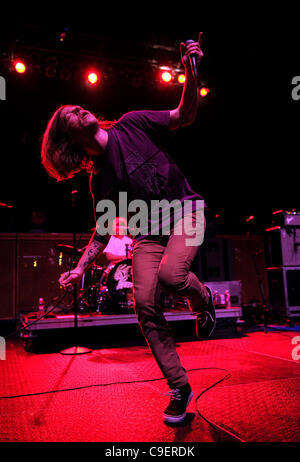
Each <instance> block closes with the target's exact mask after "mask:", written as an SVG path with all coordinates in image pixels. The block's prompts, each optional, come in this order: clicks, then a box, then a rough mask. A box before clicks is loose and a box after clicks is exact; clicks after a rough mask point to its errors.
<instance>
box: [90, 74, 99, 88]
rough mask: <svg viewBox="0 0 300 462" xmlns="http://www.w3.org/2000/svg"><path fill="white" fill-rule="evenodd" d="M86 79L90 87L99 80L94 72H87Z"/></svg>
mask: <svg viewBox="0 0 300 462" xmlns="http://www.w3.org/2000/svg"><path fill="white" fill-rule="evenodd" d="M87 79H88V82H89V83H90V84H91V85H95V84H96V83H97V82H98V80H99V76H98V74H97V73H96V72H89V74H88V78H87Z"/></svg>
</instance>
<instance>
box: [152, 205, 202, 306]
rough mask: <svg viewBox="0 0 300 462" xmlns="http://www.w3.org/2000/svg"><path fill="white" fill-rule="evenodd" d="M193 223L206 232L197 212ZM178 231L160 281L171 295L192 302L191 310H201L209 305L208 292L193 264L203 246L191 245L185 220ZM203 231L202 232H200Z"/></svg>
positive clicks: (171, 240)
mask: <svg viewBox="0 0 300 462" xmlns="http://www.w3.org/2000/svg"><path fill="white" fill-rule="evenodd" d="M187 219H188V220H191V221H190V222H189V224H190V225H191V226H192V227H193V228H195V227H199V228H200V227H201V229H202V232H203V233H204V228H205V221H204V220H201V216H199V215H198V216H197V215H196V213H194V214H192V217H188V218H187ZM176 226H177V228H176V229H177V232H178V230H179V232H180V230H181V231H182V232H181V234H176V232H174V231H173V232H172V234H171V236H170V238H169V241H168V245H167V247H166V249H165V252H164V255H163V258H162V260H161V264H160V267H159V274H158V277H159V281H160V283H161V284H162V285H163V286H165V287H166V288H168V289H169V290H170V291H171V292H174V293H176V294H178V295H181V296H183V297H186V298H187V299H188V300H189V302H190V308H191V309H192V310H193V311H200V310H201V306H203V305H205V304H206V303H207V302H208V292H207V290H206V287H205V286H204V284H202V282H200V281H199V279H198V277H197V276H196V275H195V274H194V273H193V272H192V271H190V267H191V264H192V262H193V260H194V259H195V257H196V255H197V253H198V250H199V245H193V246H191V245H187V239H189V238H190V235H189V234H188V229H186V228H187V227H184V220H181V221H180V222H179V223H178V224H177V225H176ZM200 231H201V230H199V233H200Z"/></svg>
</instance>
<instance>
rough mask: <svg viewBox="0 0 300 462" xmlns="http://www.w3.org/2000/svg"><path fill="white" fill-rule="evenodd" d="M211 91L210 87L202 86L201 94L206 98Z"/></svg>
mask: <svg viewBox="0 0 300 462" xmlns="http://www.w3.org/2000/svg"><path fill="white" fill-rule="evenodd" d="M209 92H210V89H209V88H207V87H202V88H201V89H200V95H201V96H202V98H205V96H207V95H208V93H209Z"/></svg>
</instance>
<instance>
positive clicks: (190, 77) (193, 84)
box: [170, 32, 203, 130]
mask: <svg viewBox="0 0 300 462" xmlns="http://www.w3.org/2000/svg"><path fill="white" fill-rule="evenodd" d="M201 37H202V32H200V34H199V41H198V42H194V43H192V44H191V45H188V46H187V47H186V46H185V44H184V43H181V44H180V51H181V59H182V63H183V65H184V67H185V77H186V78H185V83H184V87H183V92H182V97H181V100H180V103H179V106H178V107H177V108H176V109H174V110H172V111H170V120H171V121H170V129H171V130H176V129H178V128H180V127H185V126H187V125H191V124H192V123H193V122H194V121H195V119H196V116H197V111H198V106H199V89H198V82H197V81H196V80H195V78H194V74H193V71H192V68H191V66H190V59H189V56H190V55H191V54H195V55H196V59H197V63H199V62H200V60H201V58H202V57H203V52H202V50H201Z"/></svg>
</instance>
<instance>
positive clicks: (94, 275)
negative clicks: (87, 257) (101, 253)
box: [57, 244, 134, 314]
mask: <svg viewBox="0 0 300 462" xmlns="http://www.w3.org/2000/svg"><path fill="white" fill-rule="evenodd" d="M57 249H58V250H60V252H63V253H65V254H67V255H69V256H70V255H71V254H72V252H73V247H72V246H70V245H63V244H59V245H58V246H57ZM85 249H86V247H84V248H82V249H78V250H77V252H76V253H77V254H78V256H79V255H82V254H83V253H84V251H85ZM132 251H133V249H132V246H131V245H128V244H127V245H126V258H125V259H124V260H121V261H118V262H117V263H110V264H102V265H98V264H97V262H96V263H94V264H93V265H92V266H91V267H90V268H89V269H88V270H87V272H86V273H85V274H84V276H83V278H82V284H81V288H80V290H79V293H78V312H79V313H99V314H116V313H117V314H122V313H127V312H132V313H133V307H134V298H133V280H132ZM101 263H104V262H103V261H102V262H101Z"/></svg>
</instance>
